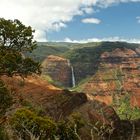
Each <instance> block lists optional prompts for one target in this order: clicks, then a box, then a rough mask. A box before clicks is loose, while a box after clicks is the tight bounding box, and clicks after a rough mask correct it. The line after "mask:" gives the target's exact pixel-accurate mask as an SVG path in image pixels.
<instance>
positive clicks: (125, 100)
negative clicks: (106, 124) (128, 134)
mask: <svg viewBox="0 0 140 140" xmlns="http://www.w3.org/2000/svg"><path fill="white" fill-rule="evenodd" d="M115 108H116V109H115V110H116V112H117V114H118V115H119V117H120V118H121V119H122V120H135V119H139V118H140V108H139V107H132V106H131V104H130V95H128V94H126V95H125V96H124V97H122V98H121V99H120V100H119V105H118V106H117V107H115Z"/></svg>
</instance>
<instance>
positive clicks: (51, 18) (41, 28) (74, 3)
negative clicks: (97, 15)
mask: <svg viewBox="0 0 140 140" xmlns="http://www.w3.org/2000/svg"><path fill="white" fill-rule="evenodd" d="M138 1H140V0H0V17H4V18H6V19H19V20H21V21H22V22H23V23H24V24H26V25H31V26H32V27H33V28H34V29H35V30H36V31H37V32H36V38H38V37H39V38H40V37H41V36H42V37H46V33H44V32H46V31H47V32H48V31H59V30H60V29H61V28H66V27H67V23H68V22H70V21H72V20H73V17H74V16H76V15H84V14H91V13H93V12H94V6H97V7H102V8H105V7H108V6H111V5H112V4H116V3H120V2H138ZM40 34H42V35H40Z"/></svg>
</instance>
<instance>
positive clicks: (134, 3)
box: [0, 0, 140, 43]
mask: <svg viewBox="0 0 140 140" xmlns="http://www.w3.org/2000/svg"><path fill="white" fill-rule="evenodd" d="M0 17H1V18H5V19H12V20H13V19H19V20H20V21H22V22H23V24H25V25H27V26H29V25H30V26H32V28H33V29H35V30H36V32H35V35H34V36H35V39H36V40H37V41H65V42H81V43H84V42H92V41H97V42H98V41H127V42H133V43H140V0H0Z"/></svg>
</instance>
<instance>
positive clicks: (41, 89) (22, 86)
mask: <svg viewBox="0 0 140 140" xmlns="http://www.w3.org/2000/svg"><path fill="white" fill-rule="evenodd" d="M2 79H3V80H4V82H5V84H6V85H7V86H8V88H9V90H11V91H12V95H13V98H14V104H13V106H12V107H11V108H10V109H9V111H8V113H13V111H14V110H16V109H17V108H21V107H22V106H26V105H28V104H29V105H32V107H34V108H36V107H41V109H42V110H43V113H44V114H43V115H48V116H50V117H52V118H54V119H55V120H56V121H58V120H62V119H67V118H68V117H69V116H70V115H71V114H73V113H80V114H81V117H82V118H83V119H84V121H85V126H84V127H83V128H82V129H81V130H80V131H81V135H80V136H81V139H82V140H90V139H91V135H90V132H91V129H93V128H94V129H95V130H94V131H95V132H96V135H97V134H98V135H97V137H95V138H96V139H98V138H99V139H102V138H104V140H108V139H109V138H110V140H114V139H118V140H119V139H120V138H122V139H125V140H128V139H129V138H130V137H131V136H132V132H133V128H134V127H133V124H134V126H135V133H134V135H136V134H138V135H139V130H140V129H139V123H140V121H139V120H136V121H133V122H130V121H122V120H120V118H119V117H118V115H117V114H116V112H115V111H114V109H113V108H112V107H110V106H108V105H106V104H104V103H101V102H99V101H96V100H90V99H88V98H87V96H86V94H84V93H77V92H72V91H68V90H62V89H60V88H56V87H54V86H52V85H51V84H49V83H48V82H46V81H44V80H42V79H40V77H38V76H29V77H27V78H25V81H24V83H23V81H22V79H21V78H20V77H7V76H3V77H2ZM13 81H14V82H13ZM97 124H98V125H97ZM96 135H95V136H96Z"/></svg>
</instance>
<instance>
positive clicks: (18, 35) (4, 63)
mask: <svg viewBox="0 0 140 140" xmlns="http://www.w3.org/2000/svg"><path fill="white" fill-rule="evenodd" d="M33 33H34V30H32V28H31V27H30V26H28V27H26V26H25V25H23V24H22V23H21V22H20V21H19V20H14V21H12V20H5V19H3V18H0V62H1V63H0V75H8V76H12V75H21V76H22V75H24V76H26V75H28V74H32V73H40V65H39V63H37V62H34V61H33V60H32V59H31V58H25V57H24V54H26V53H27V52H32V50H33V49H34V48H36V42H35V41H34V40H33Z"/></svg>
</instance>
